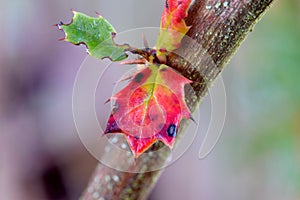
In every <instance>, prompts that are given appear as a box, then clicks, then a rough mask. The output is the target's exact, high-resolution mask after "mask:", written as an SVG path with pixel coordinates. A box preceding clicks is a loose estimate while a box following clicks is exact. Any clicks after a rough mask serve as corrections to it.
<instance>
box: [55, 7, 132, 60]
mask: <svg viewBox="0 0 300 200" xmlns="http://www.w3.org/2000/svg"><path fill="white" fill-rule="evenodd" d="M72 12H73V13H74V16H73V19H72V22H71V23H70V24H63V23H59V24H58V25H57V26H58V28H59V29H61V30H63V31H64V32H65V38H64V40H65V41H67V42H70V43H73V44H75V45H79V44H85V45H86V47H87V50H88V53H89V54H90V55H91V56H94V57H96V58H98V59H103V58H109V59H111V60H112V61H120V60H124V59H125V58H126V57H127V54H126V53H125V50H126V49H127V48H128V47H129V46H128V45H117V44H115V43H114V41H113V37H114V35H115V34H116V31H115V29H114V28H113V26H112V25H111V24H110V23H109V22H108V21H107V20H106V19H104V18H103V17H102V16H98V17H97V18H93V17H89V16H87V15H85V14H82V13H79V12H75V11H72Z"/></svg>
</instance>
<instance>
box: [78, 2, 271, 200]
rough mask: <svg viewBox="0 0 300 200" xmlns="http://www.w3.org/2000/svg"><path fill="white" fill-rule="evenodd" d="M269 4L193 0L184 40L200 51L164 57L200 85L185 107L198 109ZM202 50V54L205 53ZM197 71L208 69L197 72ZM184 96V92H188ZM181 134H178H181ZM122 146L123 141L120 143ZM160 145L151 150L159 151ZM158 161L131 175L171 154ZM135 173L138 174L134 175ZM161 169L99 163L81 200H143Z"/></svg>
mask: <svg viewBox="0 0 300 200" xmlns="http://www.w3.org/2000/svg"><path fill="white" fill-rule="evenodd" d="M272 2H273V0H196V1H195V3H194V4H193V5H192V6H191V8H190V9H189V15H188V17H187V19H186V22H187V24H188V25H190V26H192V27H191V29H190V30H189V32H188V33H187V35H188V36H189V37H191V38H192V39H194V40H196V41H197V42H198V44H200V45H201V46H202V47H203V48H201V49H199V50H198V49H194V51H193V52H192V53H191V51H190V49H191V48H193V46H189V45H183V46H182V47H181V48H180V49H179V51H180V53H181V54H184V55H185V57H187V58H188V60H191V61H192V63H196V64H194V65H191V64H190V63H188V62H186V59H183V58H182V57H179V56H177V55H176V54H172V55H170V56H169V57H168V58H167V65H169V66H172V67H173V68H175V69H176V70H177V71H179V72H180V73H181V74H183V75H184V76H185V77H187V78H189V79H191V80H193V81H195V82H197V83H203V84H194V85H193V89H194V90H195V91H196V98H193V96H190V95H186V96H187V99H186V100H187V104H188V105H189V107H191V108H192V109H193V108H195V107H197V106H198V104H199V102H200V101H201V100H202V99H203V97H204V96H205V94H206V91H207V87H208V86H209V85H210V84H211V83H212V82H213V81H214V80H215V78H216V77H217V76H218V74H219V73H220V72H221V71H222V70H223V68H224V66H225V64H226V63H227V62H228V61H229V59H230V58H231V56H232V55H233V54H234V52H235V51H236V50H237V48H238V47H239V46H240V44H241V42H242V41H243V40H244V38H245V37H246V35H247V34H248V33H249V31H252V29H253V26H254V25H255V24H256V23H257V22H258V20H259V19H260V18H261V16H262V15H263V14H264V13H265V11H266V10H267V8H268V7H269V6H270V5H271V3H272ZM203 49H205V51H206V52H203ZM203 53H208V54H209V55H210V56H211V58H212V60H213V61H214V63H215V65H208V64H207V62H208V61H207V60H206V59H199V58H200V57H201V56H202V55H203ZM200 66H206V67H201V68H200ZM187 92H188V91H187ZM182 132H183V130H180V133H182ZM119 141H120V142H121V140H119ZM160 145H161V144H159V143H158V144H156V145H154V147H153V148H159V146H160ZM160 152H161V153H160V154H158V155H156V156H153V155H152V156H144V157H141V158H140V159H139V160H137V161H136V162H134V163H132V165H131V166H130V168H131V170H134V169H142V170H143V171H148V169H151V167H152V166H153V165H156V164H157V163H160V162H161V163H164V162H165V161H166V160H167V158H168V156H169V154H170V152H169V151H160ZM103 156H106V157H109V158H110V159H111V160H112V162H115V163H117V164H118V165H122V163H123V162H124V163H125V162H126V161H128V159H129V158H124V157H120V155H118V154H114V153H112V152H107V153H105V154H104V155H103ZM136 171H137V170H136ZM161 173H162V170H155V171H150V172H145V173H127V172H120V171H116V170H114V169H111V168H109V167H107V166H104V165H102V164H101V163H99V165H98V167H97V168H96V170H95V172H94V174H93V175H92V178H91V180H90V183H89V185H88V187H87V189H86V190H85V192H84V193H83V195H82V197H81V198H82V199H101V200H104V199H147V196H148V195H149V193H150V192H151V190H152V188H153V187H154V185H155V183H156V182H157V180H158V177H159V175H160V174H161Z"/></svg>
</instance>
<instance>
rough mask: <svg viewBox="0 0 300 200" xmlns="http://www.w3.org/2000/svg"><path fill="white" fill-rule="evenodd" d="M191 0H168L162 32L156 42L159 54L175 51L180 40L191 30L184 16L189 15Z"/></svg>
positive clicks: (162, 20) (161, 24) (162, 17)
mask: <svg viewBox="0 0 300 200" xmlns="http://www.w3.org/2000/svg"><path fill="white" fill-rule="evenodd" d="M190 3H191V0H166V3H165V8H164V11H163V14H162V16H161V21H160V34H159V37H158V40H157V43H156V49H157V50H158V56H162V55H163V54H164V52H165V51H166V50H167V51H173V50H174V49H177V48H178V47H179V46H180V42H181V40H182V38H183V37H184V35H185V34H186V33H187V31H188V30H189V27H188V26H186V24H185V21H184V18H186V17H187V15H188V13H187V11H188V8H189V5H190Z"/></svg>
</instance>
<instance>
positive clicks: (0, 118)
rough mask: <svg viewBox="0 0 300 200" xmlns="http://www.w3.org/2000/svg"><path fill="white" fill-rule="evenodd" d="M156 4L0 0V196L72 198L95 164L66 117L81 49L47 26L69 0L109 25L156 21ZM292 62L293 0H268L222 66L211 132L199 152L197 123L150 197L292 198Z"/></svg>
mask: <svg viewBox="0 0 300 200" xmlns="http://www.w3.org/2000/svg"><path fill="white" fill-rule="evenodd" d="M162 5H163V0H155V1H154V0H152V1H146V0H139V1H137V0H126V1H124V0H110V1H104V0H90V1H88V2H87V1H84V0H77V1H74V0H63V1H62V0H52V1H41V0H40V1H38V0H29V1H23V0H14V1H8V0H0V22H1V24H2V26H1V32H0V36H1V37H0V47H1V48H0V155H1V156H0V181H1V182H0V199H1V200H2V199H3V200H15V199H24V200H26V199H31V200H35V199H46V200H47V199H66V200H67V199H77V198H78V197H79V195H80V193H81V192H82V191H83V189H84V187H85V186H86V184H87V182H88V179H89V177H90V175H91V173H92V171H93V169H94V168H95V166H96V164H97V161H96V160H95V159H94V158H93V157H92V156H91V155H90V154H89V153H88V152H87V151H86V149H85V148H84V146H83V145H82V144H81V142H80V140H79V137H78V136H77V133H76V129H75V125H74V123H73V118H72V87H73V83H74V80H75V76H76V72H77V70H78V69H79V67H80V64H81V63H82V61H83V60H84V58H85V57H86V56H87V55H86V53H85V49H84V47H75V46H73V45H71V44H67V43H65V42H59V41H58V39H59V38H62V37H63V33H62V32H61V31H58V30H57V29H56V27H54V26H52V25H53V24H56V23H58V22H59V21H63V22H65V23H67V22H69V21H70V19H71V18H72V13H71V12H70V9H74V10H77V11H81V12H84V13H86V14H88V15H92V16H95V11H98V12H100V13H101V14H102V15H103V16H104V17H105V18H107V19H108V20H109V21H110V22H111V23H112V24H113V25H114V27H115V28H116V30H117V31H118V32H121V31H125V30H128V29H132V28H137V27H148V26H154V27H158V26H159V20H160V13H161V12H162V8H163V7H162ZM149 8H151V9H149ZM299 61H300V1H299V0H289V1H277V2H275V4H274V5H273V6H272V7H271V9H270V10H269V11H268V12H267V13H266V15H265V16H264V17H263V19H262V20H261V21H260V22H259V24H258V25H257V26H255V28H254V30H253V32H252V33H250V34H249V36H248V37H247V39H246V41H245V42H244V43H243V44H242V46H241V48H240V49H239V51H238V52H237V53H236V54H235V56H234V57H233V59H232V60H231V62H230V63H229V65H228V66H227V67H226V69H225V70H224V72H223V74H222V76H223V78H224V82H225V86H226V92H227V101H228V103H227V106H228V107H227V111H228V112H227V118H226V122H225V126H224V129H223V133H222V136H221V138H220V141H219V142H218V144H217V145H216V147H215V148H214V150H213V151H212V152H211V154H210V155H209V156H208V157H206V158H205V159H203V160H199V159H198V152H199V148H200V143H201V140H202V139H203V134H204V133H201V130H200V133H199V137H197V138H196V140H195V141H194V143H193V145H192V146H191V148H190V149H189V150H188V151H187V152H186V153H185V154H184V156H182V157H181V158H180V159H179V160H178V161H177V162H175V163H174V164H173V165H171V166H169V167H168V168H166V170H165V172H164V174H163V175H162V177H161V178H160V180H159V182H158V184H157V185H156V187H155V189H154V191H153V193H152V194H151V196H150V199H151V200H160V199H174V200H177V199H186V200H199V199H212V200H219V199H220V200H221V199H222V200H227V199H228V200H229V199H245V200H247V199H249V200H250V199H251V200H252V199H272V200H298V199H300V104H299V102H300V87H299V82H298V80H299V77H298V76H299V75H300V67H299V63H300V62H299ZM99 63H100V62H99ZM117 79H118V78H117V77H116V79H115V80H112V83H113V81H116V80H117ZM112 83H111V84H112ZM103 92H107V94H108V95H109V94H110V93H109V92H110V91H103ZM207 105H208V104H207V103H205V102H204V103H203V105H202V106H201V108H200V109H203V110H205V109H206V108H205V106H207ZM107 116H108V111H107V112H103V115H102V117H103V119H106V118H107ZM200 125H201V122H200Z"/></svg>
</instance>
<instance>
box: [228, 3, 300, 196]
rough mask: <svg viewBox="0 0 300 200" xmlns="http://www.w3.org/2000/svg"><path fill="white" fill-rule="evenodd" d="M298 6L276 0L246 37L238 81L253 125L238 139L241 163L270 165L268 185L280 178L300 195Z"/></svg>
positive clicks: (283, 184) (286, 186) (299, 41)
mask: <svg viewBox="0 0 300 200" xmlns="http://www.w3.org/2000/svg"><path fill="white" fill-rule="evenodd" d="M299 11H300V2H299V1H297V0H294V1H277V2H275V4H274V5H273V6H272V8H271V10H270V12H269V13H267V14H266V15H265V16H264V17H263V19H262V21H261V22H260V23H258V25H257V26H256V27H255V29H254V32H253V33H250V35H249V37H248V38H247V40H246V42H245V43H246V44H245V49H244V50H243V52H242V54H243V61H244V63H243V64H242V65H243V66H240V67H242V68H243V69H244V70H245V75H244V78H245V79H244V80H240V81H246V82H247V83H246V84H242V86H240V87H239V86H237V89H238V90H239V91H240V92H241V93H242V97H240V99H239V101H240V103H241V104H242V105H243V106H242V107H246V112H249V113H250V114H249V118H248V120H249V124H248V127H250V128H249V129H244V130H243V132H238V133H237V134H236V135H238V136H239V137H243V136H244V135H248V137H247V142H245V141H243V139H237V140H241V141H242V143H241V144H240V146H241V148H240V149H243V150H242V152H240V153H239V155H240V157H239V159H238V160H239V161H238V162H239V164H240V165H245V166H246V165H247V166H249V165H250V166H251V165H253V163H259V164H260V165H264V164H265V165H267V166H268V167H267V169H265V172H266V173H264V176H265V178H266V179H267V181H268V184H271V185H272V184H274V183H275V182H280V183H279V185H281V186H282V188H286V191H290V192H292V193H294V195H295V196H300V192H299V191H300V104H299V102H300V87H299V80H300V77H299V76H300V66H299V65H300V12H299ZM237 112H238V111H237ZM249 135H250V136H249ZM230 144H231V142H230ZM241 163H243V164H241ZM258 181H259V180H258ZM274 187H275V186H274ZM273 189H274V188H273Z"/></svg>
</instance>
